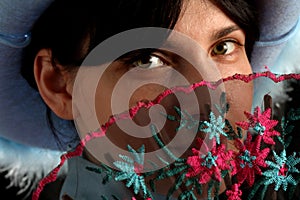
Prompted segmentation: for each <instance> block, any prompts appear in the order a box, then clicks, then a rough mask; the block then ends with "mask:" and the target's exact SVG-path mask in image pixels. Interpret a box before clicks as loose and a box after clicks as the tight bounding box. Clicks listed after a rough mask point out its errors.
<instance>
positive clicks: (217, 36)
mask: <svg viewBox="0 0 300 200" xmlns="http://www.w3.org/2000/svg"><path fill="white" fill-rule="evenodd" d="M237 30H241V28H240V27H238V26H237V25H233V26H228V27H225V28H222V29H220V30H217V31H216V32H215V33H213V35H212V37H211V38H212V40H218V39H220V38H222V37H224V36H226V35H228V34H230V33H232V32H234V31H237Z"/></svg>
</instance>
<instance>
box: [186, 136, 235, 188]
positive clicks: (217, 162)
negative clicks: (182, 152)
mask: <svg viewBox="0 0 300 200" xmlns="http://www.w3.org/2000/svg"><path fill="white" fill-rule="evenodd" d="M198 144H199V147H198V148H199V150H198V149H195V148H193V149H192V150H193V154H194V156H190V157H188V158H187V164H188V165H189V166H190V168H189V169H188V172H187V174H186V176H187V177H194V176H199V183H200V184H205V183H208V182H209V181H210V180H211V179H214V180H217V181H221V171H222V170H229V169H230V165H229V160H230V159H231V156H232V151H226V148H225V145H223V144H222V145H220V146H218V147H216V145H215V143H214V144H213V146H212V148H211V150H210V151H209V150H208V146H207V145H206V144H205V143H204V142H203V140H202V139H200V138H198ZM203 149H204V152H202V150H203Z"/></svg>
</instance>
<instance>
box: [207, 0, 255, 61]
mask: <svg viewBox="0 0 300 200" xmlns="http://www.w3.org/2000/svg"><path fill="white" fill-rule="evenodd" d="M211 2H212V3H213V4H215V5H216V6H217V7H218V8H220V9H221V10H222V11H223V12H224V13H225V14H226V15H227V16H228V17H229V18H230V19H231V20H233V21H234V22H235V23H236V24H237V25H238V26H239V27H240V28H241V29H242V30H244V32H245V34H246V43H245V48H246V53H247V56H248V59H249V60H250V58H251V53H252V49H253V45H254V42H255V41H257V40H258V38H259V28H258V13H257V12H256V6H255V1H253V0H211Z"/></svg>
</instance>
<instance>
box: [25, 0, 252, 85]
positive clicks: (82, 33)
mask: <svg viewBox="0 0 300 200" xmlns="http://www.w3.org/2000/svg"><path fill="white" fill-rule="evenodd" d="M183 1H184V0H126V1H121V0H110V1H100V0H99V1H97V0H56V1H54V2H53V3H52V4H51V6H50V7H49V8H48V9H47V10H46V11H45V12H44V13H43V15H42V16H41V17H40V18H39V20H38V21H37V22H36V23H35V25H34V27H33V29H32V41H31V44H30V45H29V46H28V47H27V48H25V50H24V56H23V58H24V59H23V65H22V68H21V73H22V75H23V76H24V77H25V79H26V80H27V81H28V83H29V84H30V85H31V86H32V87H33V88H36V83H35V80H34V76H33V61H34V58H35V55H36V54H37V52H38V51H39V50H40V49H43V48H48V49H51V50H52V57H53V64H54V66H55V63H59V64H61V65H63V66H66V67H75V66H80V64H81V63H82V61H83V60H84V58H85V56H86V55H87V54H88V53H89V52H90V51H91V50H92V49H93V48H94V47H95V46H97V45H98V44H99V43H100V42H102V41H103V40H105V39H107V38H109V37H111V36H113V35H115V34H117V33H120V32H122V31H125V30H129V29H133V28H138V27H162V28H169V29H172V28H173V27H174V25H175V24H176V22H177V20H178V18H179V16H180V13H181V11H182V10H183ZM210 1H211V2H212V3H214V4H215V5H216V6H217V7H219V8H220V9H221V10H222V11H223V12H224V13H225V14H226V15H227V16H228V17H230V18H231V19H232V20H233V21H234V22H235V23H237V25H238V26H240V27H241V28H242V29H243V30H244V31H245V33H246V50H247V55H248V58H250V56H249V55H250V53H251V51H252V46H253V43H254V41H255V40H256V39H257V37H258V28H257V27H258V26H257V21H256V19H257V17H256V16H255V9H254V7H253V5H252V4H251V2H252V1H249V0H238V1H232V0H210ZM248 1H249V2H248ZM86 44H88V45H87V46H84V45H86Z"/></svg>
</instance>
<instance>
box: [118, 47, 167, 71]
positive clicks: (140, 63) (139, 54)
mask: <svg viewBox="0 0 300 200" xmlns="http://www.w3.org/2000/svg"><path fill="white" fill-rule="evenodd" d="M157 54H159V52H158V51H157V50H153V49H152V50H150V51H149V50H137V51H135V52H131V53H130V54H128V55H125V56H123V58H121V60H122V62H123V63H124V64H125V65H127V66H128V67H129V68H141V69H153V68H156V67H159V66H162V65H170V63H169V62H168V61H167V60H166V59H165V58H164V57H163V56H161V55H157ZM151 60H152V62H151ZM144 61H145V62H144ZM155 61H156V62H158V64H157V66H152V67H151V65H152V64H151V63H153V62H155ZM148 63H149V64H148Z"/></svg>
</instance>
